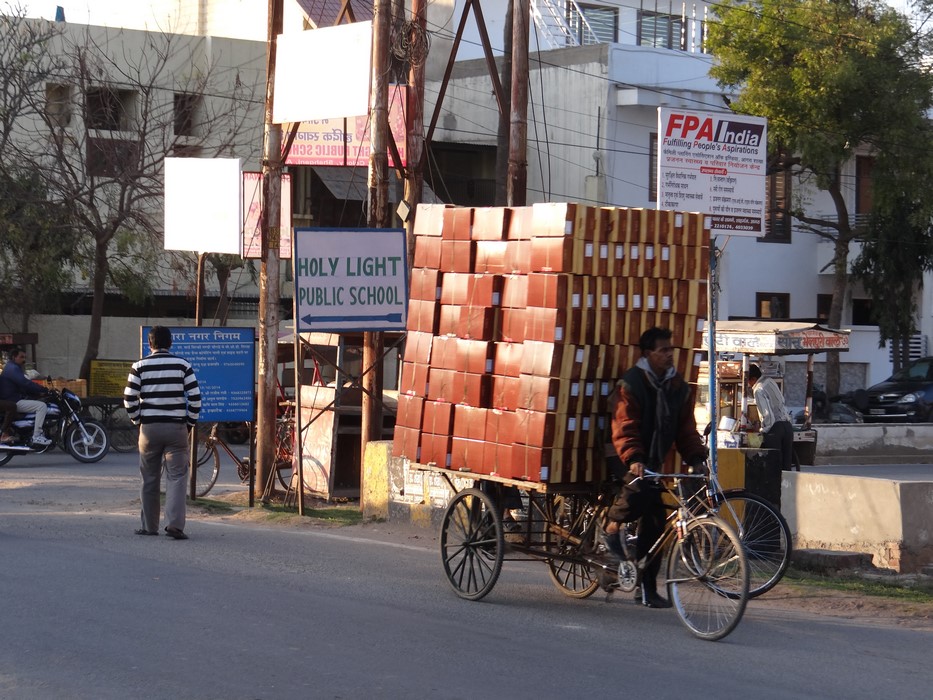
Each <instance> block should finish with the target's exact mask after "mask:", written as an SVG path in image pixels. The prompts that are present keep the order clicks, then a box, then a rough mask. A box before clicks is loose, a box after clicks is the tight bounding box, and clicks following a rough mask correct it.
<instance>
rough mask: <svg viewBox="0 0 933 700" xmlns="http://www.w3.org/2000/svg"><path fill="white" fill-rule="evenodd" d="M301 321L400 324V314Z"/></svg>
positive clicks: (320, 318)
mask: <svg viewBox="0 0 933 700" xmlns="http://www.w3.org/2000/svg"><path fill="white" fill-rule="evenodd" d="M301 320H302V321H304V322H305V323H307V324H309V325H310V324H313V323H324V322H327V321H333V322H335V323H348V322H350V321H385V322H386V323H401V322H402V314H400V313H395V314H382V315H378V314H377V315H375V316H311V315H310V314H309V315H308V316H303V317H302V319H301Z"/></svg>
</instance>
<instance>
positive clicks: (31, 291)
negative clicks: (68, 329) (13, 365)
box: [0, 173, 78, 332]
mask: <svg viewBox="0 0 933 700" xmlns="http://www.w3.org/2000/svg"><path fill="white" fill-rule="evenodd" d="M77 240H78V235H77V233H76V231H75V229H74V227H73V226H71V223H70V221H69V218H68V212H67V211H66V209H65V208H64V207H63V206H61V205H57V204H54V203H52V202H49V201H48V193H47V192H46V190H45V188H44V186H43V184H42V182H41V181H40V180H39V178H38V176H37V175H36V173H31V174H20V175H7V174H0V289H2V290H3V291H4V293H3V298H4V303H3V304H2V305H0V310H2V313H3V315H4V317H5V320H6V321H7V322H8V323H10V325H11V326H15V327H18V328H19V330H21V331H23V332H26V331H28V327H29V317H30V316H32V315H33V314H37V313H51V312H55V311H57V310H58V308H57V306H58V301H59V293H60V292H61V290H62V289H64V288H66V287H67V286H68V284H69V283H70V281H71V267H72V265H73V264H74V260H75V245H76V242H77ZM14 300H15V301H14Z"/></svg>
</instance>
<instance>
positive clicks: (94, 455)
mask: <svg viewBox="0 0 933 700" xmlns="http://www.w3.org/2000/svg"><path fill="white" fill-rule="evenodd" d="M82 422H83V424H84V429H85V430H86V431H87V434H88V441H87V442H85V441H84V435H83V434H82V433H81V427H80V426H79V425H72V426H71V427H70V428H68V430H67V431H66V432H65V438H64V441H65V449H66V450H68V454H70V455H71V456H72V457H74V458H75V459H76V460H78V461H79V462H84V463H86V464H87V463H90V462H99V461H100V460H101V459H103V457H104V455H105V454H107V450H109V449H110V437H109V436H108V435H107V430H106V429H105V428H104V426H103V425H101V424H100V423H98V422H97V421H96V420H84V421H82Z"/></svg>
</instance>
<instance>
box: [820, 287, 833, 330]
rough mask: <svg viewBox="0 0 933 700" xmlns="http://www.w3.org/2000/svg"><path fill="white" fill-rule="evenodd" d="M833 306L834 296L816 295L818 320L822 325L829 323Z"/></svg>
mask: <svg viewBox="0 0 933 700" xmlns="http://www.w3.org/2000/svg"><path fill="white" fill-rule="evenodd" d="M832 304H833V295H832V294H817V295H816V318H817V320H818V321H820V322H821V323H826V322H827V321H829V309H830V307H831V306H832Z"/></svg>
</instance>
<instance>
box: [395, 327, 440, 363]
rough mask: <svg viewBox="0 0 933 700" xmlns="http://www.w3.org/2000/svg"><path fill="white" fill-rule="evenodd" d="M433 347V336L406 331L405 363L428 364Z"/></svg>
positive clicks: (420, 332) (421, 332)
mask: <svg viewBox="0 0 933 700" xmlns="http://www.w3.org/2000/svg"><path fill="white" fill-rule="evenodd" d="M433 345H434V335H433V334H431V333H425V332H423V331H408V332H407V333H406V334H405V354H404V355H403V358H402V359H404V360H405V361H406V362H420V363H422V364H425V365H426V364H428V363H429V362H430V361H431V347H432V346H433Z"/></svg>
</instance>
